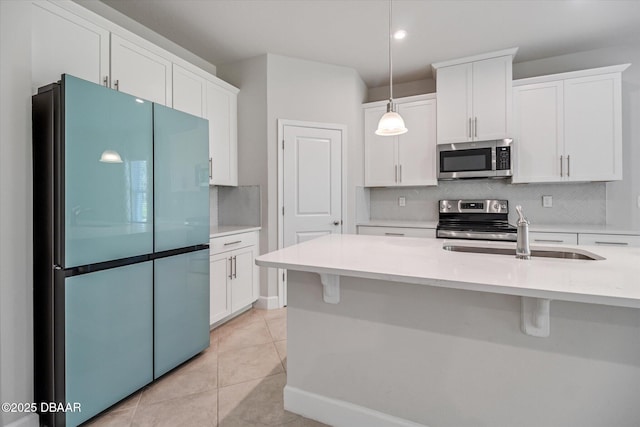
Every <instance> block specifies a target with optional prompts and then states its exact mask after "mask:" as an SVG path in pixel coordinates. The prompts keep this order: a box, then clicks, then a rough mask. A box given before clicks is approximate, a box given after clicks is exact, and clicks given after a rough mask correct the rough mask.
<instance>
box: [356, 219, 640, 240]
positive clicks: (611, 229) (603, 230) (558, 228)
mask: <svg viewBox="0 0 640 427" xmlns="http://www.w3.org/2000/svg"><path fill="white" fill-rule="evenodd" d="M357 225H359V226H360V225H361V226H369V227H403V228H433V229H435V228H436V226H437V225H438V221H411V220H404V221H403V220H387V219H371V220H368V221H362V222H359V223H358V224H357ZM529 230H530V231H537V232H542V233H594V234H622V235H629V236H640V230H632V229H628V228H622V227H618V226H612V225H594V224H585V225H576V224H536V223H532V224H531V225H530V226H529Z"/></svg>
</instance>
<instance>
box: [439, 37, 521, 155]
mask: <svg viewBox="0 0 640 427" xmlns="http://www.w3.org/2000/svg"><path fill="white" fill-rule="evenodd" d="M516 51H517V48H516V49H509V50H504V51H500V52H493V53H488V54H483V55H477V56H474V57H469V58H462V59H458V60H454V61H447V62H441V63H438V64H433V69H434V74H435V75H436V91H437V94H438V112H437V127H438V134H437V142H438V144H450V143H456V142H468V141H485V140H491V139H503V138H510V137H511V135H510V134H511V107H512V100H511V86H512V61H513V56H514V55H515V53H516Z"/></svg>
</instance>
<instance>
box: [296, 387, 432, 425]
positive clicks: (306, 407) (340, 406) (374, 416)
mask: <svg viewBox="0 0 640 427" xmlns="http://www.w3.org/2000/svg"><path fill="white" fill-rule="evenodd" d="M284 409H286V410H287V411H290V412H293V413H296V414H298V415H302V416H303V417H307V418H311V419H313V420H316V421H320V422H322V423H325V424H329V425H332V426H334V427H354V426H367V427H425V426H424V425H423V424H418V423H415V422H413V421H409V420H405V419H403V418H398V417H394V416H393V415H388V414H385V413H382V412H378V411H374V410H373V409H369V408H365V407H364V406H359V405H355V404H353V403H350V402H346V401H344V400H338V399H333V398H330V397H326V396H322V395H319V394H315V393H310V392H308V391H304V390H300V389H299V388H296V387H291V386H288V385H287V386H285V388H284Z"/></svg>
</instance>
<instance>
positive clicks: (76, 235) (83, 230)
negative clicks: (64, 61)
mask: <svg viewBox="0 0 640 427" xmlns="http://www.w3.org/2000/svg"><path fill="white" fill-rule="evenodd" d="M63 100H64V115H63V120H64V128H63V129H64V138H63V139H64V147H63V148H62V149H63V150H64V163H63V164H62V165H59V168H62V169H63V170H62V171H60V170H59V173H63V174H64V193H63V197H64V207H65V209H64V229H65V232H64V236H65V239H64V243H65V249H64V254H65V259H64V267H65V268H69V267H75V266H79V265H87V264H94V263H98V262H103V261H110V260H114V259H121V258H128V257H131V256H136V255H143V254H148V253H151V252H152V251H153V191H152V190H153V181H152V177H153V164H152V161H153V140H152V138H153V133H152V132H153V127H152V123H153V122H152V117H151V114H152V107H151V103H150V102H149V101H144V100H141V99H138V98H136V97H134V96H130V95H127V94H124V93H120V92H117V91H114V90H111V89H108V88H106V87H103V86H100V85H97V84H94V83H90V82H87V81H84V80H81V79H78V78H76V77H73V76H70V75H64V76H63Z"/></svg>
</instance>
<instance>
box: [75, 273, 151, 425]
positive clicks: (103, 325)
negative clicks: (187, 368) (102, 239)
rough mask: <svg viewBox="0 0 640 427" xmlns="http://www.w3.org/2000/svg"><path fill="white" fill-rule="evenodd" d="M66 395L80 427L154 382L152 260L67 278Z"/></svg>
mask: <svg viewBox="0 0 640 427" xmlns="http://www.w3.org/2000/svg"><path fill="white" fill-rule="evenodd" d="M64 295H65V310H64V312H65V319H64V323H65V353H66V357H65V378H66V381H65V397H66V401H67V402H70V403H73V402H78V403H80V404H81V409H82V411H81V412H69V413H67V423H66V425H67V426H75V425H78V424H79V423H81V422H83V421H85V420H87V419H89V418H91V417H92V416H94V415H96V414H98V413H99V412H101V411H103V410H104V409H106V408H108V407H109V406H111V405H113V404H114V403H116V402H118V401H119V400H121V399H123V398H124V397H127V396H128V395H130V394H131V393H133V392H135V391H136V390H138V389H139V388H141V387H143V386H144V385H146V384H148V383H150V382H151V381H152V380H153V372H152V364H151V361H152V360H153V359H152V358H153V323H152V322H153V306H152V301H153V265H152V262H151V261H148V262H144V263H139V264H133V265H128V266H124V267H119V268H113V269H109V270H102V271H98V272H95V273H88V274H83V275H79V276H73V277H68V278H67V279H66V280H65V292H64Z"/></svg>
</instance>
